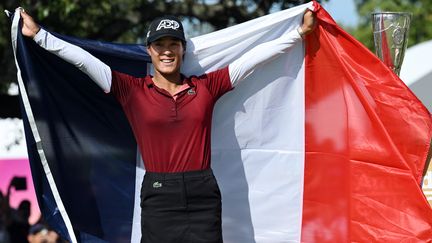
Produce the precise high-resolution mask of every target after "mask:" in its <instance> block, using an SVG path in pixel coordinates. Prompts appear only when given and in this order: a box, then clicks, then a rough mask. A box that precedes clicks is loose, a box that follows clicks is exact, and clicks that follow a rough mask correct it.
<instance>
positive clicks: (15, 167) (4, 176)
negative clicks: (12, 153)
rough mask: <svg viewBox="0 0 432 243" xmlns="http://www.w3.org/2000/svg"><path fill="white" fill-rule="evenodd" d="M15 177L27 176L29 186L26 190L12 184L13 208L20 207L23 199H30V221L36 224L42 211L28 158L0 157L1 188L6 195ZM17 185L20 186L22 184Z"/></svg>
mask: <svg viewBox="0 0 432 243" xmlns="http://www.w3.org/2000/svg"><path fill="white" fill-rule="evenodd" d="M14 177H23V178H26V179H25V180H26V183H27V188H26V189H24V190H19V189H18V190H17V188H16V187H15V186H12V188H11V191H10V205H11V207H12V208H18V206H19V204H20V203H21V202H22V201H23V200H29V201H30V203H31V214H30V219H29V222H30V224H34V223H35V222H36V221H37V220H38V219H39V217H40V211H39V205H38V203H37V199H36V194H35V190H34V185H33V179H32V176H31V171H30V165H29V161H28V159H27V158H22V159H0V190H1V192H2V194H3V195H4V196H6V194H7V190H8V187H9V185H10V183H11V181H12V179H13V178H14ZM17 187H18V188H19V187H20V186H17Z"/></svg>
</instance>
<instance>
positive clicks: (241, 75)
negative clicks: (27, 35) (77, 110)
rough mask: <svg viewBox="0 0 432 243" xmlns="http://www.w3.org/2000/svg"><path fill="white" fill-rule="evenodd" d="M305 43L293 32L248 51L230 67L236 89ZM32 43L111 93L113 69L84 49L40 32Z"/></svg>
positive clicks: (47, 33) (42, 30)
mask: <svg viewBox="0 0 432 243" xmlns="http://www.w3.org/2000/svg"><path fill="white" fill-rule="evenodd" d="M301 39H302V37H301V35H300V34H299V33H298V31H297V30H293V31H291V32H289V33H287V34H285V35H283V36H281V37H279V38H277V39H275V40H272V41H269V42H266V43H262V44H260V45H258V46H255V47H254V48H252V49H251V50H249V51H247V52H246V53H245V54H243V55H242V56H241V57H240V58H238V59H236V60H235V61H233V62H232V63H230V64H229V67H228V70H229V75H230V79H231V83H232V84H233V86H235V85H236V84H237V83H238V82H239V81H241V80H243V79H245V78H246V77H247V76H249V75H250V74H251V73H252V72H253V71H254V70H255V69H256V68H257V67H258V66H260V65H263V64H265V63H267V62H269V61H270V60H272V59H274V58H276V57H277V56H279V55H280V54H282V53H285V52H287V51H288V50H289V49H290V48H291V47H292V46H294V44H296V43H297V42H298V41H300V40H301ZM33 40H34V41H35V42H36V43H37V44H39V45H40V46H41V47H42V48H44V49H45V50H47V51H49V52H51V53H53V54H55V55H57V56H58V57H60V58H62V59H63V60H65V61H67V62H69V63H71V64H72V65H74V66H75V67H77V68H78V69H79V70H81V71H83V72H84V73H85V74H87V75H88V76H89V77H90V78H91V79H92V80H93V81H94V82H95V83H96V84H97V85H99V86H100V87H101V88H102V89H103V90H104V91H105V92H106V93H108V92H110V89H111V81H112V80H111V79H112V73H111V68H110V67H109V66H108V65H106V64H105V63H104V62H102V61H101V60H99V59H98V58H96V57H94V56H93V55H91V54H90V53H89V52H87V51H85V50H84V49H82V48H81V47H78V46H76V45H73V44H70V43H68V42H66V41H64V40H61V39H59V38H57V37H55V36H54V35H52V34H51V33H49V32H47V31H46V30H44V29H40V30H39V32H38V33H37V34H36V36H35V37H34V38H33Z"/></svg>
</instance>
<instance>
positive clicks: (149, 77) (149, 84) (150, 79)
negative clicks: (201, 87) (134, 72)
mask: <svg viewBox="0 0 432 243" xmlns="http://www.w3.org/2000/svg"><path fill="white" fill-rule="evenodd" d="M180 78H181V79H182V80H183V82H182V84H184V83H187V84H188V85H189V87H195V85H194V84H193V83H192V81H191V79H190V78H186V76H184V75H183V74H180ZM144 82H145V84H146V85H147V87H149V88H151V87H153V86H154V85H155V84H154V82H153V76H152V75H147V76H146V77H145V78H144Z"/></svg>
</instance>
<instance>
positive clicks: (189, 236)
mask: <svg viewBox="0 0 432 243" xmlns="http://www.w3.org/2000/svg"><path fill="white" fill-rule="evenodd" d="M221 208H222V205H221V195H220V191H219V187H218V185H217V182H216V179H215V177H214V175H213V172H212V171H211V170H210V169H209V170H203V171H191V172H184V173H152V172H146V174H145V176H144V181H143V183H142V188H141V210H142V211H141V233H142V238H141V243H171V242H172V243H222V226H221V210H222V209H221Z"/></svg>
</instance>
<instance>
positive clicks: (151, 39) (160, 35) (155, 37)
mask: <svg viewBox="0 0 432 243" xmlns="http://www.w3.org/2000/svg"><path fill="white" fill-rule="evenodd" d="M163 37H174V38H176V39H179V40H181V41H184V42H186V40H185V38H184V36H183V35H182V34H180V33H173V32H167V33H158V34H155V35H153V36H150V37H149V38H147V41H146V43H147V45H149V44H150V43H152V42H155V41H157V40H159V39H160V38H163Z"/></svg>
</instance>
